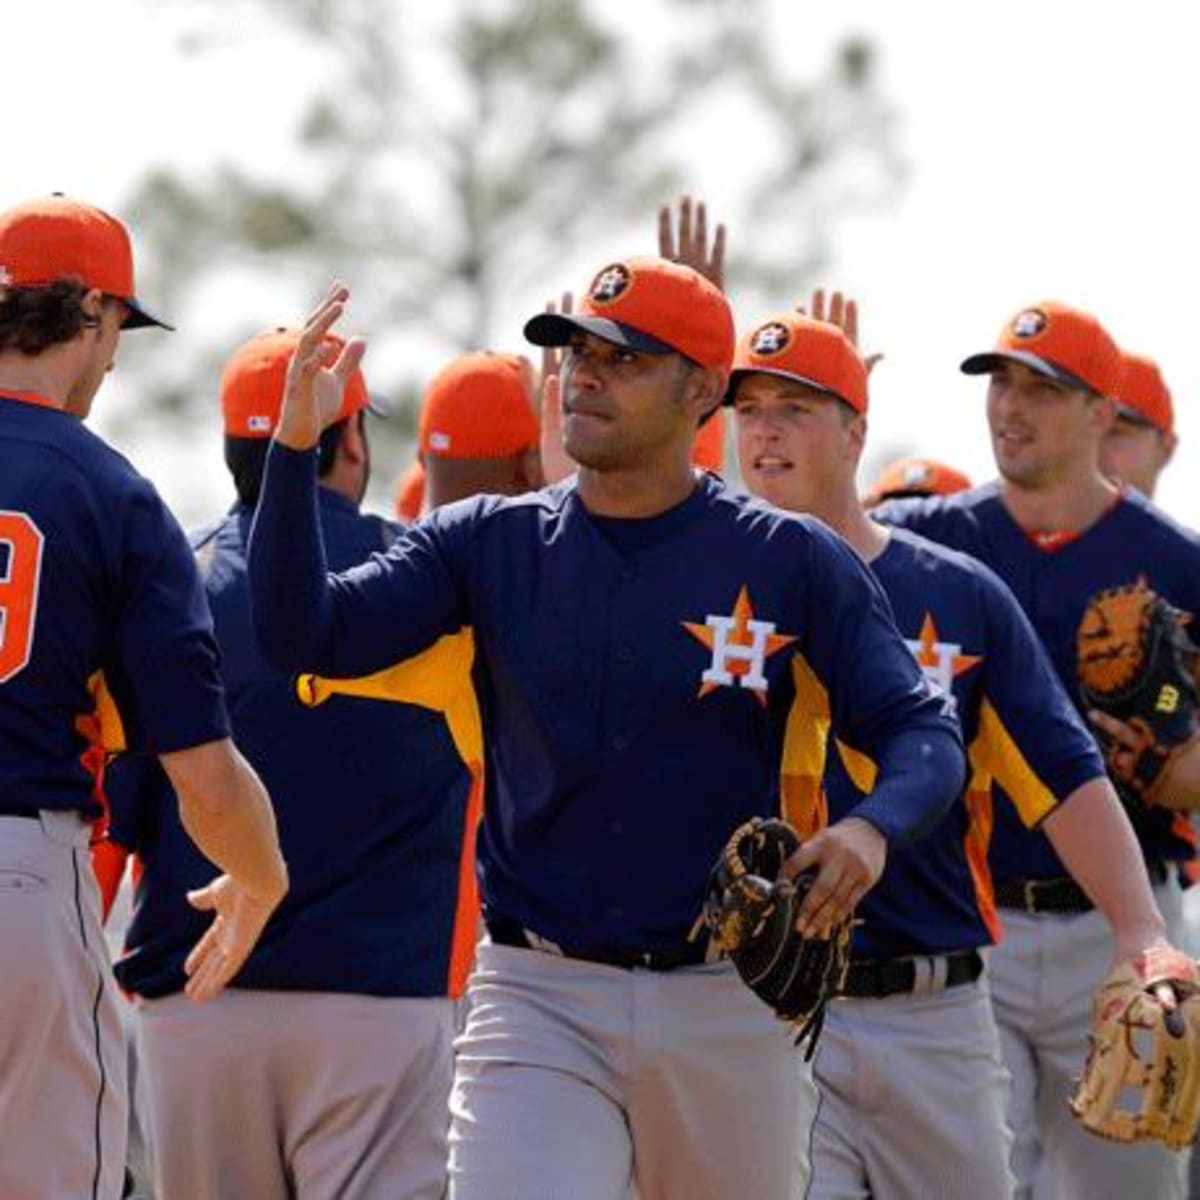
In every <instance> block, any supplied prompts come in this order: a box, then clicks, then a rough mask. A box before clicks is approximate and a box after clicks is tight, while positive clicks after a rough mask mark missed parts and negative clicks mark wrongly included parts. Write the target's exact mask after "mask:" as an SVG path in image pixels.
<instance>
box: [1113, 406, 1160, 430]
mask: <svg viewBox="0 0 1200 1200" xmlns="http://www.w3.org/2000/svg"><path fill="white" fill-rule="evenodd" d="M1117 416H1118V418H1120V420H1122V421H1128V422H1129V424H1130V425H1137V426H1140V427H1141V428H1143V429H1157V430H1158V431H1159V432H1160V433H1161V432H1162V426H1160V425H1156V424H1155V423H1154V422H1153V421H1152V420H1150V418H1149V417H1147V416H1145V415H1143V414H1142V413H1140V412H1138V410H1137V409H1136V408H1130V407H1129V405H1128V404H1121V403H1120V402H1118V403H1117Z"/></svg>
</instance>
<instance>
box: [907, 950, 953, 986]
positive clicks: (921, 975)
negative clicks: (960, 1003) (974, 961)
mask: <svg viewBox="0 0 1200 1200" xmlns="http://www.w3.org/2000/svg"><path fill="white" fill-rule="evenodd" d="M912 965H913V986H912V994H913V995H914V996H932V995H933V994H934V993H935V992H944V991H945V990H946V983H947V981H948V980H949V977H950V960H949V959H948V958H947V957H946V956H945V955H944V954H938V955H923V956H922V957H920V958H914V959H913V960H912Z"/></svg>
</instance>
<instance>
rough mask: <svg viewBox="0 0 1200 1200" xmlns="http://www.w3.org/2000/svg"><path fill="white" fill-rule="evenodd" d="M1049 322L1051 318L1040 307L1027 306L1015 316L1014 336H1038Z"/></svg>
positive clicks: (1013, 324)
mask: <svg viewBox="0 0 1200 1200" xmlns="http://www.w3.org/2000/svg"><path fill="white" fill-rule="evenodd" d="M1049 323H1050V319H1049V318H1048V317H1047V316H1046V314H1045V313H1044V312H1042V310H1041V309H1040V308H1027V309H1026V310H1025V311H1024V312H1023V313H1018V314H1017V315H1016V316H1015V317H1014V318H1013V323H1012V331H1013V337H1019V338H1031V337H1037V335H1038V334H1039V333H1041V332H1042V330H1043V329H1045V328H1046V326H1047V325H1048V324H1049Z"/></svg>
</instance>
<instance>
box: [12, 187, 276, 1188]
mask: <svg viewBox="0 0 1200 1200" xmlns="http://www.w3.org/2000/svg"><path fill="white" fill-rule="evenodd" d="M161 324H162V322H160V321H159V320H157V318H155V317H153V316H151V315H150V313H149V312H148V311H147V310H146V308H145V307H144V306H143V305H142V303H141V302H140V301H139V300H138V299H137V293H136V290H135V288H134V282H133V255H132V250H131V247H130V241H129V234H128V232H127V231H126V229H125V227H124V226H123V225H122V224H121V223H120V222H119V221H118V220H117V219H116V218H114V217H112V216H110V215H109V214H107V213H105V212H102V211H101V210H100V209H97V208H93V207H91V206H90V205H87V204H82V203H77V202H75V201H71V200H67V199H65V198H62V197H52V198H49V199H46V200H37V201H32V202H30V203H26V204H20V205H17V206H15V207H13V208H10V209H8V210H7V211H5V212H3V213H0V941H2V942H3V945H4V969H3V971H2V972H0V1063H2V1064H3V1068H2V1069H0V1195H2V1196H4V1197H6V1200H7V1198H10V1197H11V1198H12V1200H18V1198H22V1197H43V1196H72V1197H76V1196H89V1197H104V1198H105V1200H108V1198H109V1197H113V1196H117V1195H119V1194H120V1191H121V1185H122V1179H123V1176H124V1169H125V1141H126V1098H125V1048H124V1038H123V1034H122V1030H121V1020H120V1013H119V1008H118V1001H117V997H116V989H115V987H114V986H113V983H112V979H111V974H110V970H109V963H108V958H107V952H106V949H105V944H104V940H103V934H102V932H101V928H100V905H99V895H98V889H97V887H96V882H95V877H94V876H93V874H92V871H91V869H90V864H89V859H88V839H89V830H90V822H91V820H92V819H93V818H95V817H97V816H98V815H100V813H101V811H102V803H101V791H100V780H99V779H98V777H97V776H96V774H94V773H93V771H90V770H89V767H91V768H96V767H98V766H99V765H100V764H102V762H103V756H102V754H99V753H97V752H96V751H95V750H93V748H92V747H90V746H89V743H88V740H87V737H86V735H85V732H83V731H84V730H98V722H97V720H96V719H95V704H96V701H95V696H96V695H97V694H98V693H99V691H100V688H99V675H100V673H101V672H103V674H104V677H105V678H106V680H107V689H108V693H110V694H111V697H112V698H113V700H114V701H115V707H112V708H111V709H109V706H108V704H107V702H106V706H105V707H106V709H109V711H111V712H112V713H113V714H114V715H115V714H116V713H118V712H119V715H120V717H121V719H122V721H123V724H124V732H123V736H124V738H125V739H126V741H127V743H128V744H129V745H132V746H136V747H140V748H142V749H144V750H145V751H146V752H148V753H151V754H154V755H156V756H157V757H158V759H159V761H160V762H161V764H162V767H163V769H164V770H165V771H166V772H167V774H168V775H169V776H170V778H171V779H172V781H173V783H174V784H175V788H176V791H177V793H178V796H179V809H180V817H181V820H182V821H183V822H184V824H185V826H186V828H187V831H188V834H189V836H190V837H191V838H192V839H194V840H195V842H196V844H197V845H198V846H199V847H200V849H201V850H202V851H203V853H204V854H205V855H206V856H207V857H208V858H209V859H211V860H212V861H213V862H215V863H216V864H217V865H218V867H219V868H221V869H222V870H223V871H225V872H226V874H224V875H221V876H220V877H218V878H217V879H216V880H215V881H212V882H209V880H210V879H211V868H210V869H209V870H208V871H205V872H203V873H202V874H201V875H200V876H199V877H198V878H197V879H196V881H195V883H196V890H195V891H193V892H192V893H191V894H190V895H189V896H188V902H189V903H190V904H191V905H192V906H193V907H194V908H196V909H199V910H202V911H205V912H213V913H215V920H213V921H212V922H211V924H209V925H208V928H207V929H205V918H204V917H203V916H202V915H200V914H199V913H198V914H197V920H196V923H195V925H194V926H193V930H192V931H193V941H196V939H197V938H198V939H199V940H198V942H196V945H195V948H194V949H192V950H191V952H190V953H188V950H187V949H186V948H185V950H184V953H183V958H184V966H183V970H184V974H185V984H184V986H185V990H186V991H187V993H188V995H189V996H191V997H192V998H195V999H206V998H211V997H212V996H214V995H216V994H217V993H218V992H219V991H220V990H221V988H222V987H223V986H224V985H225V983H226V982H228V980H229V979H230V978H231V976H232V975H233V974H234V973H235V972H236V971H237V969H238V968H239V967H240V965H241V963H242V961H243V960H244V959H245V957H246V955H247V953H249V951H250V949H251V947H252V946H253V944H254V941H255V938H256V937H257V936H258V934H259V932H260V931H261V930H262V927H263V925H264V923H265V922H266V920H267V918H268V916H269V915H270V913H271V910H272V909H273V908H274V907H275V905H276V904H277V903H278V901H279V899H280V898H281V896H282V895H283V893H284V891H285V889H286V886H287V872H286V869H285V867H284V863H283V859H282V857H281V855H280V853H279V847H278V843H277V840H276V836H275V825H274V819H273V816H272V812H271V807H270V804H269V802H268V800H267V796H266V793H265V791H264V790H263V787H262V785H261V783H260V782H259V780H258V777H257V776H256V775H255V774H254V772H253V771H252V770H251V769H250V767H249V766H248V765H247V764H246V763H245V761H244V760H243V759H242V758H241V756H240V755H239V754H238V752H237V751H236V749H235V748H234V746H233V743H232V742H231V741H230V739H229V736H228V734H229V727H228V720H227V717H226V712H225V706H224V699H223V695H222V691H221V683H220V679H219V676H218V673H217V650H216V645H215V643H214V641H213V638H212V626H211V622H210V618H209V615H208V611H207V608H206V607H205V604H204V597H203V593H202V592H201V590H200V588H199V585H198V581H197V578H196V571H195V566H194V564H193V562H192V557H191V554H190V552H189V551H188V547H187V542H186V540H185V539H184V537H183V535H182V533H181V532H180V530H179V527H178V526H177V525H176V523H175V521H174V519H173V518H172V517H171V515H170V513H169V512H168V511H167V509H166V507H165V506H164V505H163V503H162V501H161V500H160V499H159V497H158V495H157V493H156V492H155V491H154V489H153V487H151V485H150V484H149V483H148V482H147V481H146V480H145V479H143V478H142V477H141V476H140V475H138V474H137V473H136V472H135V471H134V470H133V468H132V467H131V466H130V465H129V463H128V462H126V460H125V459H124V458H122V457H121V456H120V455H119V454H117V453H116V452H115V451H113V450H112V449H110V448H109V447H108V446H107V445H106V444H105V443H104V442H103V441H101V440H100V439H99V438H98V437H96V436H95V435H94V434H92V433H90V432H89V431H88V430H87V429H86V428H85V427H84V425H83V418H85V417H86V416H87V415H88V413H89V412H90V410H91V406H92V402H93V399H94V398H95V395H96V392H97V390H98V389H99V386H100V384H101V382H102V381H103V379H104V376H105V374H106V372H107V371H108V370H109V368H110V367H111V366H112V363H113V359H114V356H115V354H116V351H117V346H118V343H119V341H120V337H121V332H122V330H123V329H134V328H139V327H145V326H150V325H161Z"/></svg>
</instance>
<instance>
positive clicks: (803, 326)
mask: <svg viewBox="0 0 1200 1200" xmlns="http://www.w3.org/2000/svg"><path fill="white" fill-rule="evenodd" d="M760 373H761V374H765V375H779V376H781V377H782V378H784V379H794V380H796V382H797V383H803V384H805V385H806V386H807V387H811V388H816V389H817V391H819V392H824V393H825V394H826V395H828V396H833V397H834V398H835V399H837V400H841V401H844V402H845V403H846V404H848V405H850V407H851V408H852V409H854V411H855V412H860V413H862V412H866V411H867V368H866V365H865V364H864V363H863V360H862V358H861V356H860V355H859V353H858V351H857V350H856V349H855V348H854V343H853V342H851V341H850V339H849V338H848V337H847V336H846V335H845V334H844V333H843V332H842V331H841V330H840V329H839V328H838V327H837V326H836V325H830V324H829V323H828V322H827V321H814V320H813V319H812V317H806V316H805V315H804V314H803V313H797V312H789V313H783V314H781V315H780V316H776V317H772V318H771V319H770V320H768V321H764V322H763V323H762V324H761V325H758V326H757V327H755V328H754V329H752V330H751V331H750V332H749V333H747V334H746V335H745V336H744V337H743V338H742V340H741V341H740V342H738V347H737V353H736V354H735V355H734V358H733V373H732V374H731V375H730V377H729V390H728V391H727V392H726V393H725V403H726V404H732V403H733V400H734V395H735V393H736V391H737V385H738V383H739V381H740V380H741V379H742V378H743V376H746V375H751V374H760Z"/></svg>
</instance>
